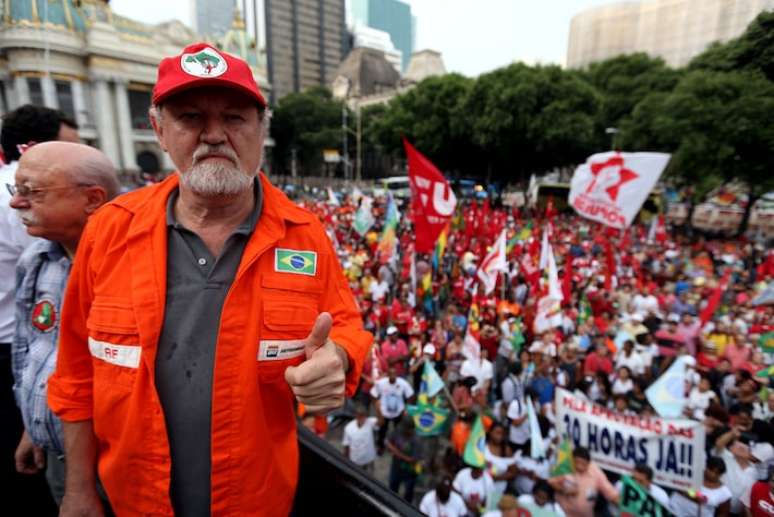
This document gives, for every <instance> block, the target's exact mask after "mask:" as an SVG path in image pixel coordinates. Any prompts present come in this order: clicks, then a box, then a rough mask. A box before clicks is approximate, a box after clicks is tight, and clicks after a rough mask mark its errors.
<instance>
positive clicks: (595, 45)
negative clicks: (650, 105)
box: [567, 0, 774, 68]
mask: <svg viewBox="0 0 774 517" xmlns="http://www.w3.org/2000/svg"><path fill="white" fill-rule="evenodd" d="M768 9H774V0H643V1H640V2H622V3H620V4H611V5H605V6H601V7H596V8H593V9H588V10H586V11H583V12H581V13H579V14H577V15H576V16H574V17H573V19H572V21H571V22H570V37H569V42H568V48H567V66H568V67H569V68H582V67H585V66H587V65H589V64H591V63H594V62H597V61H603V60H605V59H608V58H611V57H615V56H617V55H620V54H630V53H633V52H646V53H648V54H650V55H652V56H654V57H661V58H663V59H664V61H666V63H667V64H669V65H671V66H674V67H679V66H683V65H685V64H687V63H688V62H689V61H690V60H691V59H692V58H693V57H694V56H696V55H697V54H700V53H701V52H702V51H704V50H705V49H706V48H707V47H708V46H709V45H710V44H711V43H713V42H716V41H718V42H725V41H728V40H730V39H732V38H736V37H738V36H739V35H741V34H742V33H743V32H744V30H745V29H746V28H747V25H748V24H749V23H750V22H751V21H752V20H753V19H754V18H755V17H756V16H757V15H758V14H759V13H761V12H762V11H764V10H768Z"/></svg>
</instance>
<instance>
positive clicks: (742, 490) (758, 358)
mask: <svg viewBox="0 0 774 517" xmlns="http://www.w3.org/2000/svg"><path fill="white" fill-rule="evenodd" d="M358 194H360V193H359V192H356V196H352V195H350V193H349V191H347V192H342V193H340V195H339V197H340V198H341V199H340V200H336V199H332V198H331V195H330V194H329V196H328V198H327V199H325V200H316V199H314V198H311V197H305V198H302V199H300V200H299V202H300V203H301V204H302V205H305V206H306V207H307V208H308V209H310V210H312V211H313V212H315V213H316V214H317V215H318V216H319V217H320V219H321V220H322V221H324V222H325V224H326V226H327V228H328V231H329V235H330V236H331V238H332V240H333V241H334V243H335V246H336V249H337V251H338V253H339V257H340V260H341V262H342V265H343V267H344V271H345V274H346V276H347V279H348V280H349V283H350V288H351V290H352V292H353V293H354V295H355V297H356V300H357V303H358V305H359V307H360V310H361V312H362V316H363V320H364V322H365V326H366V328H367V329H368V330H369V331H371V332H372V333H373V335H374V336H375V339H374V343H373V346H372V348H371V350H370V352H369V355H368V358H367V360H366V364H365V366H364V369H363V374H362V378H361V381H360V385H359V387H358V392H357V395H356V396H355V397H354V399H353V401H352V403H353V404H354V408H355V409H354V413H355V414H356V418H355V419H353V420H352V421H351V422H349V423H348V424H347V425H346V426H345V428H344V431H343V445H344V452H345V454H347V455H348V457H349V458H350V459H351V460H352V461H354V462H355V463H356V464H358V465H361V466H363V467H364V468H365V469H367V470H369V471H371V472H373V465H374V463H375V462H376V463H378V462H379V461H384V460H380V457H385V458H389V461H390V466H389V472H388V474H387V475H386V476H385V479H383V480H384V481H385V482H386V483H387V484H388V485H389V487H390V488H391V489H392V490H394V491H396V492H398V491H399V490H400V492H399V493H400V494H401V495H402V496H404V497H405V498H406V499H407V500H409V501H412V502H414V503H415V504H418V505H419V508H420V510H421V511H423V512H424V513H426V514H428V515H432V516H440V515H444V516H452V515H473V516H475V515H481V514H484V513H486V512H487V511H490V512H492V513H486V515H515V514H514V513H513V512H514V511H515V508H516V507H517V506H518V504H519V502H521V503H522V504H524V503H525V502H529V503H530V504H537V506H539V507H541V508H543V509H550V511H553V512H554V513H555V514H556V515H565V514H566V515H574V516H588V515H605V514H606V513H605V512H610V513H611V514H617V509H616V508H617V503H618V498H619V494H620V481H619V483H618V485H616V484H615V482H616V480H618V478H619V475H618V474H615V473H611V472H605V471H603V470H602V469H601V468H600V467H599V466H598V465H597V464H596V463H595V462H594V461H593V460H592V458H591V455H590V454H589V451H588V450H587V449H585V448H583V447H575V448H574V449H573V457H574V465H575V468H574V472H573V473H570V474H565V475H564V476H552V475H551V471H552V467H553V465H554V464H555V463H556V455H557V447H558V444H559V442H560V439H561V437H560V436H558V433H557V432H556V421H555V420H556V416H555V410H554V396H555V393H556V390H557V388H560V387H561V388H563V389H565V390H568V391H571V392H573V393H574V394H576V395H579V396H581V397H583V398H585V399H587V400H589V401H591V402H593V403H595V404H598V405H602V406H605V407H607V408H610V409H611V410H614V411H616V412H620V413H623V414H629V415H633V414H639V415H646V416H647V415H657V414H658V412H657V410H656V408H654V407H652V406H651V404H650V403H649V401H648V398H647V397H646V395H645V391H646V390H647V388H648V386H650V385H651V384H652V383H653V382H654V381H655V380H656V379H658V378H659V376H660V375H661V374H662V373H663V372H664V371H665V370H666V369H667V368H668V367H669V366H670V365H671V364H673V363H674V362H675V360H676V359H677V358H679V357H684V359H683V360H685V361H687V364H688V365H689V369H688V375H686V378H685V387H684V396H685V405H684V409H683V414H682V415H681V416H682V417H683V418H688V419H694V420H696V421H699V422H702V423H703V424H704V426H705V429H706V436H707V438H706V444H705V447H706V451H707V458H708V459H707V463H706V467H705V476H704V483H703V485H702V486H696V487H693V489H692V490H685V491H676V490H672V489H668V490H664V488H662V487H660V486H658V485H657V484H656V483H654V482H653V481H654V479H653V471H652V469H651V467H649V466H648V465H645V464H632V473H631V475H632V476H633V478H634V479H635V480H637V481H638V482H639V484H640V485H641V486H643V487H645V489H646V490H648V492H649V493H650V494H651V495H652V496H653V497H654V498H655V499H656V500H657V501H658V502H659V503H660V504H662V505H663V507H664V508H669V509H670V510H671V511H672V512H674V513H675V514H676V515H679V516H688V515H691V516H693V515H697V511H699V508H700V512H701V515H707V516H709V515H746V514H751V515H754V516H758V515H774V505H772V492H773V491H774V489H771V490H770V489H769V485H768V480H769V478H770V477H769V467H770V466H771V465H774V447H772V444H774V420H772V417H774V392H772V391H770V389H769V375H768V367H769V366H770V365H771V364H772V362H773V360H774V356H772V355H770V354H769V353H768V352H769V350H768V349H767V348H766V346H765V342H766V339H767V338H768V339H770V335H769V336H767V334H768V333H770V332H772V331H773V330H774V318H773V317H772V308H771V306H770V305H769V306H766V305H761V306H753V304H752V301H753V299H754V298H755V297H756V296H757V295H758V294H759V293H760V292H761V291H762V290H763V289H764V288H765V286H766V285H767V283H768V282H770V281H771V280H772V278H773V277H774V253H772V250H771V249H770V248H768V247H766V246H764V245H762V244H761V243H756V242H748V241H746V240H744V239H743V238H741V239H732V238H728V239H723V240H705V239H704V238H702V237H701V236H693V237H691V238H689V237H687V236H686V235H685V234H683V233H680V232H676V231H675V232H667V231H666V228H663V227H662V228H658V226H657V225H655V224H654V225H649V224H644V223H635V224H634V225H632V226H631V227H630V228H629V229H627V230H626V231H619V230H612V229H610V228H606V227H603V226H601V225H599V224H596V223H593V222H590V221H587V220H584V219H582V218H581V217H579V216H576V215H571V214H569V213H566V212H565V213H561V214H560V213H557V211H556V210H554V209H553V208H552V206H551V205H552V203H549V207H548V209H547V213H546V212H544V211H540V212H536V211H529V210H525V209H522V208H511V207H507V206H495V204H494V203H490V202H489V201H488V200H480V199H478V200H477V199H468V200H464V201H462V202H460V203H458V206H457V210H456V212H455V215H454V217H453V219H452V221H451V223H450V227H449V231H448V236H447V237H446V244H445V249H442V247H441V246H438V247H437V249H436V251H435V252H434V253H433V254H431V255H422V254H417V253H414V251H413V241H414V238H413V234H412V227H411V223H410V217H409V216H408V214H407V213H406V212H409V207H408V203H405V205H404V206H403V207H402V208H401V212H402V217H401V220H400V223H399V225H398V229H397V237H398V241H399V245H398V246H397V249H396V250H395V253H394V254H393V255H389V256H387V257H385V255H384V254H383V249H380V241H381V237H382V235H381V234H382V223H383V221H384V219H385V211H386V210H387V207H386V205H387V203H388V201H387V199H386V198H383V197H378V198H377V199H376V201H374V202H373V206H372V212H373V215H374V220H375V224H374V225H373V226H372V227H371V228H369V229H368V231H366V232H364V234H362V235H361V234H360V233H358V231H357V230H356V229H355V225H354V224H353V223H354V221H355V218H356V214H357V211H358V206H359V204H360V203H362V201H360V199H358V198H357V195H358ZM337 201H338V202H337ZM503 229H505V231H506V234H507V237H508V241H509V242H508V268H507V271H506V272H504V273H503V274H500V275H499V279H498V282H497V285H496V287H495V288H494V289H493V290H492V291H491V292H486V289H485V287H484V286H483V285H482V282H479V281H478V277H477V275H476V272H477V269H478V267H479V265H480V263H481V261H482V259H483V258H484V257H485V256H486V255H487V253H488V251H489V250H490V248H491V246H492V245H493V244H494V242H495V240H496V238H497V236H498V235H499V234H500V232H501V231H502V230H503ZM654 229H655V231H654ZM543 232H550V233H549V241H550V243H551V245H552V247H553V252H554V254H555V255H556V257H557V262H558V265H559V276H560V277H561V279H562V280H561V283H562V290H563V291H564V292H565V296H564V301H563V302H562V306H561V313H560V315H559V316H558V317H556V316H557V315H555V317H554V318H552V319H551V322H552V323H551V324H550V325H549V327H548V328H543V329H541V330H542V331H541V332H536V331H535V320H536V317H537V312H538V307H537V305H538V300H539V298H540V296H541V293H542V292H544V290H545V288H546V286H545V280H544V279H543V278H541V277H542V272H541V271H540V270H539V268H538V267H537V264H538V260H539V255H540V252H541V251H540V248H541V241H542V236H543ZM385 259H386V260H385ZM721 283H722V286H721V287H720V288H719V285H721ZM716 293H720V299H719V300H713V299H712V298H713V294H715V298H717V294H716ZM471 335H472V336H473V337H474V338H475V340H476V341H477V342H478V344H479V346H480V353H479V354H478V355H477V357H471V356H470V354H466V346H467V341H468V339H469V336H471ZM425 363H430V364H432V365H433V367H434V369H435V371H437V372H438V373H439V374H440V376H441V378H442V379H443V382H444V385H445V386H444V390H443V391H442V392H441V393H440V394H438V395H437V396H436V397H435V402H436V403H437V404H438V405H440V406H441V407H444V408H446V409H448V410H449V414H450V416H449V418H448V422H447V425H446V426H445V427H444V430H443V431H442V432H441V433H439V435H437V436H430V437H428V436H421V433H417V430H416V424H417V422H416V421H415V419H414V418H412V416H411V415H410V414H409V411H408V408H409V407H410V405H411V404H412V403H415V402H416V400H417V397H418V396H420V395H421V393H420V392H421V390H422V382H423V377H422V373H423V371H424V368H423V367H424V364H425ZM529 400H533V401H535V405H536V407H537V411H538V420H539V424H540V430H541V434H542V436H543V438H544V439H545V445H546V449H547V454H546V455H545V457H544V458H540V459H535V458H533V455H531V454H530V447H531V440H530V429H529V422H528V418H527V417H528V411H527V404H528V403H529ZM478 416H481V417H483V422H484V423H485V426H486V428H487V431H486V451H485V452H486V464H485V466H484V467H483V468H481V466H480V465H470V464H466V462H465V461H464V457H465V455H464V450H465V446H466V444H467V441H468V437H469V435H470V433H471V428H472V426H473V424H474V421H475V420H476V418H477V417H478ZM329 420H330V419H329ZM308 423H309V424H310V425H316V430H317V431H318V432H319V433H321V434H324V433H325V429H326V428H325V422H324V421H319V420H318V421H317V422H316V423H314V421H313V420H312V419H311V417H310V419H309V420H308ZM334 434H335V433H330V434H329V435H330V436H333V435H334ZM756 482H757V484H756ZM419 485H421V486H422V487H423V488H424V490H425V491H426V492H425V493H424V495H423V496H422V497H421V498H420V497H418V496H417V495H416V492H417V490H415V488H416V487H417V486H419ZM497 512H500V513H497ZM509 512H510V513H509ZM745 512H747V513H745ZM549 515H550V514H549Z"/></svg>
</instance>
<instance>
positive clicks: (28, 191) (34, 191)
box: [5, 183, 94, 199]
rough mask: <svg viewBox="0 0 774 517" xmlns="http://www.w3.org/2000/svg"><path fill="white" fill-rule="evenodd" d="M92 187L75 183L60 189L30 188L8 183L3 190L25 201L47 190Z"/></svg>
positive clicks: (88, 184)
mask: <svg viewBox="0 0 774 517" xmlns="http://www.w3.org/2000/svg"><path fill="white" fill-rule="evenodd" d="M92 186H94V184H93V183H76V184H75V185H67V186H61V187H40V188H30V187H28V186H26V185H11V184H10V183H6V184H5V188H7V189H8V193H9V194H11V197H13V196H19V197H23V198H25V199H34V198H37V197H40V195H41V194H43V193H45V192H48V191H49V190H65V189H68V188H76V187H92Z"/></svg>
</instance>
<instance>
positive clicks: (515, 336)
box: [511, 318, 526, 354]
mask: <svg viewBox="0 0 774 517" xmlns="http://www.w3.org/2000/svg"><path fill="white" fill-rule="evenodd" d="M525 341H526V340H525V339H524V327H523V324H522V322H521V318H516V320H515V321H514V322H513V323H512V324H511V346H512V347H513V351H514V352H516V353H517V354H518V353H519V352H521V345H523V344H524V342H525Z"/></svg>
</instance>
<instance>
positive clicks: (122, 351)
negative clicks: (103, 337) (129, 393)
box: [89, 337, 142, 368]
mask: <svg viewBox="0 0 774 517" xmlns="http://www.w3.org/2000/svg"><path fill="white" fill-rule="evenodd" d="M141 350H142V349H141V348H140V346H139V345H136V346H133V345H117V344H114V343H108V342H107V341H99V340H97V339H94V338H91V337H90V338H89V352H91V355H92V357H96V358H97V359H102V360H103V361H105V362H106V363H110V364H115V365H117V366H123V367H125V368H137V367H138V366H140V352H141Z"/></svg>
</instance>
